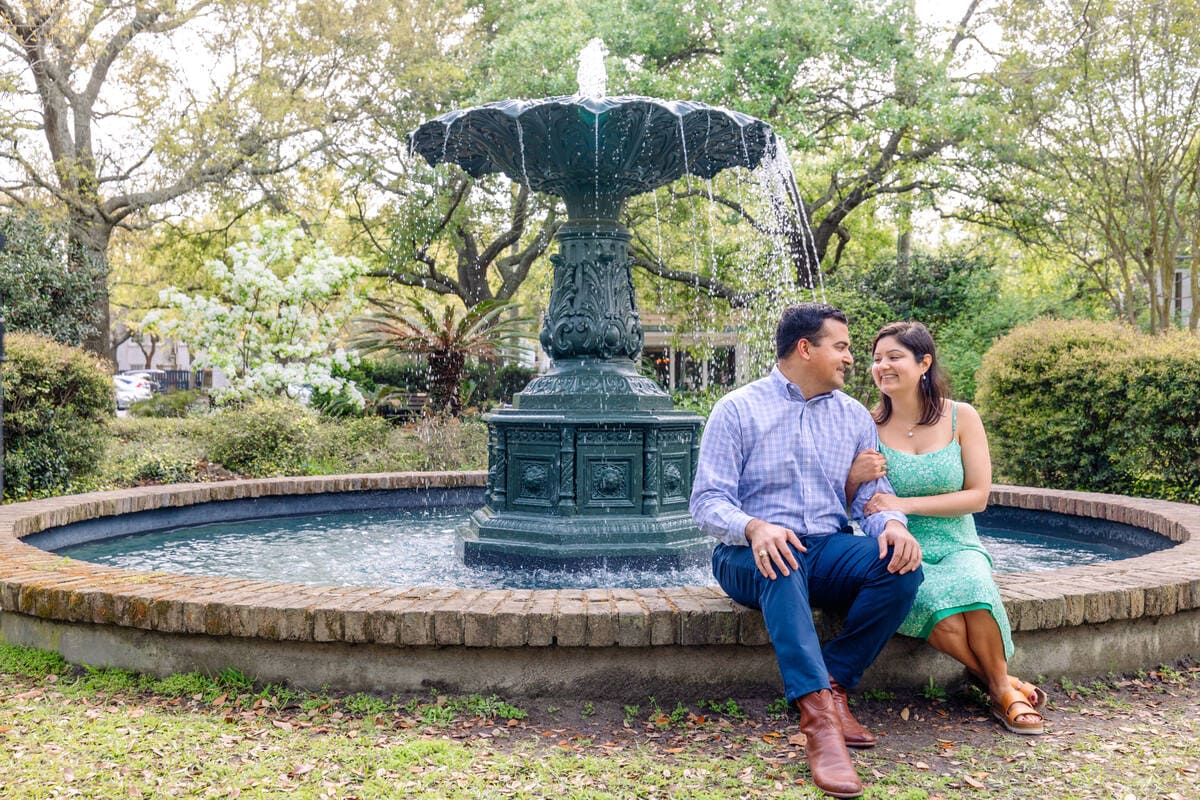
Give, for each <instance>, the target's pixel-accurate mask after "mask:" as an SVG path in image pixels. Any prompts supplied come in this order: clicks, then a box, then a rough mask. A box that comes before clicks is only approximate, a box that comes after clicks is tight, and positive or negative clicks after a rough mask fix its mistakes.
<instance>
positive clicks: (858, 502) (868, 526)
mask: <svg viewBox="0 0 1200 800" xmlns="http://www.w3.org/2000/svg"><path fill="white" fill-rule="evenodd" d="M865 422H866V423H867V424H866V425H864V426H863V428H862V430H861V431H860V433H859V437H858V444H857V446H856V448H855V451H854V452H855V453H861V452H862V451H863V450H870V449H872V448H874V447H875V445H876V442H877V439H878V436H877V434H876V433H875V423H874V421H873V420H871V418H870V416H869V415H868V416H867V417H866V420H865ZM876 492H881V493H883V494H895V493H896V492H895V490H894V489H892V484H891V482H889V481H888V479H887V477H886V476H885V477H881V478H876V479H875V480H873V481H867V482H866V483H864V484H862V485H861V486H859V487H858V494H856V495H854V502H853V503H852V504H851V507H850V516H851V517H853V518H854V519H855V520H856V521H857V522H858V524H859V525H861V526H862V529H863V532H865V533H866V534H867V535H868V536H870V537H872V538H876V539H878V538H879V535H880V534H881V533H883V529H884V528H885V527H886V526H887V524H888V522H890V521H892V520H896V521H897V522H899V523H900V524H901V525H903V526H904V527H906V528H907V527H908V517H907V516H905V514H904V512H902V511H880V512H878V513H876V514H872V515H870V516H869V517H868V516H864V514H865V510H866V507H867V501H868V500H870V499H871V495H873V494H875V493H876Z"/></svg>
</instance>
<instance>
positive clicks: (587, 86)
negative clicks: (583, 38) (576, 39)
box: [576, 39, 608, 98]
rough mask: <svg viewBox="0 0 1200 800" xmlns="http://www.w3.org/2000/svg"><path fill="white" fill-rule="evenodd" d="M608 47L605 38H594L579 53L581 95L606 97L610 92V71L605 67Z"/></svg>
mask: <svg viewBox="0 0 1200 800" xmlns="http://www.w3.org/2000/svg"><path fill="white" fill-rule="evenodd" d="M606 55H608V48H607V47H605V46H604V40H603V39H592V40H591V41H590V42H588V43H587V45H586V46H585V47H584V48H583V50H581V51H580V53H579V71H578V72H577V73H576V77H577V79H578V81H579V94H580V96H581V97H596V98H599V97H604V96H605V95H606V94H608V72H607V70H605V68H604V57H605V56H606Z"/></svg>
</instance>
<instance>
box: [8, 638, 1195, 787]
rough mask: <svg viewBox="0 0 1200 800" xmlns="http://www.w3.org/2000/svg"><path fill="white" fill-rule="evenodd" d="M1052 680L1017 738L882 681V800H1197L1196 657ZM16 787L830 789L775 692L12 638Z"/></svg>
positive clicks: (977, 709)
mask: <svg viewBox="0 0 1200 800" xmlns="http://www.w3.org/2000/svg"><path fill="white" fill-rule="evenodd" d="M1043 685H1044V686H1046V688H1048V689H1049V695H1050V703H1051V705H1050V711H1049V717H1050V723H1049V725H1048V732H1047V734H1046V735H1045V736H1042V737H1036V738H1024V737H1017V736H1014V735H1011V734H1008V733H1006V732H1004V731H1003V730H1002V729H1001V728H999V726H998V725H996V724H995V723H994V722H993V721H992V720H991V719H990V717H988V716H987V715H986V713H985V712H984V710H983V707H982V706H981V705H980V704H979V702H978V698H976V697H971V696H969V695H966V694H963V693H959V692H958V691H957V690H956V689H955V688H954V687H948V688H943V687H936V686H931V687H927V688H926V689H925V690H923V691H922V692H917V693H895V694H892V693H888V692H879V691H875V692H870V693H868V694H867V695H866V696H863V697H861V698H859V700H858V711H859V713H860V715H861V716H862V717H863V719H864V721H866V722H867V723H868V724H869V725H870V726H871V727H872V728H873V729H875V730H877V731H878V732H880V733H881V734H883V735H882V736H881V743H880V746H879V747H877V748H876V749H874V750H872V751H866V752H861V753H857V754H856V755H855V760H856V762H857V764H858V768H859V772H860V774H861V775H863V776H864V778H865V779H866V780H867V782H868V789H867V793H866V795H865V796H866V797H867V798H899V800H935V799H936V798H941V799H942V800H958V799H959V798H983V797H1002V798H1056V799H1061V800H1074V799H1078V800H1100V799H1101V798H1103V800H1110V798H1116V799H1117V800H1129V799H1130V798H1133V799H1134V800H1142V799H1143V798H1163V799H1164V800H1184V799H1186V800H1194V798H1196V797H1197V796H1200V740H1198V734H1200V719H1198V717H1200V715H1197V713H1196V709H1197V707H1200V666H1196V665H1191V664H1178V665H1175V666H1173V667H1161V668H1159V669H1157V670H1154V671H1151V672H1148V673H1146V674H1139V675H1133V676H1124V677H1108V678H1105V679H1102V680H1097V681H1094V682H1091V683H1088V684H1086V685H1080V684H1076V683H1072V682H1070V681H1067V680H1063V681H1060V682H1057V683H1053V684H1052V683H1050V682H1048V681H1047V682H1043ZM0 745H2V747H3V753H4V755H3V757H2V760H0V796H3V797H5V798H59V797H63V798H65V797H87V798H130V797H134V798H136V797H221V798H225V797H230V798H237V797H243V798H247V797H253V798H275V797H296V798H392V797H406V798H410V797H411V798H447V797H454V798H458V797H462V798H541V797H565V798H760V797H780V798H816V797H821V796H823V795H821V793H820V792H818V791H817V790H816V789H815V788H814V787H813V786H812V785H811V783H810V782H809V780H808V777H809V776H808V770H807V768H806V767H805V765H804V758H803V751H802V747H803V737H802V736H801V735H800V733H799V728H798V725H797V721H796V719H795V717H794V716H792V715H790V714H787V713H786V712H785V709H784V708H783V704H782V702H781V701H779V700H775V701H765V700H762V699H731V698H723V699H720V700H716V699H692V700H684V701H672V702H670V703H667V702H664V701H663V700H661V699H657V698H646V700H645V701H643V702H640V703H637V704H621V703H616V702H613V701H609V700H605V699H603V698H592V699H588V698H579V697H575V698H569V699H566V698H508V699H500V698H497V697H488V696H481V695H471V696H465V697H451V696H447V695H441V694H437V693H429V694H425V695H415V696H407V697H391V698H381V697H375V696H372V695H365V694H353V695H343V696H332V695H329V694H326V693H318V694H312V693H298V692H292V691H289V690H288V689H286V688H283V687H278V686H259V685H255V684H254V683H253V682H252V681H250V680H249V679H248V678H246V677H245V676H244V675H241V674H240V673H237V672H233V671H230V672H226V673H223V674H221V675H218V676H215V677H206V676H201V675H197V674H191V675H175V676H171V677H169V678H166V679H154V678H150V677H147V676H140V675H135V674H132V673H127V672H122V671H119V670H89V669H81V668H77V667H72V666H70V665H67V664H65V663H63V662H62V661H61V659H59V658H58V657H57V656H54V655H52V654H46V653H41V652H39V651H32V650H27V649H23V648H18V647H12V646H3V647H0Z"/></svg>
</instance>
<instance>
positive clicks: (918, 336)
mask: <svg viewBox="0 0 1200 800" xmlns="http://www.w3.org/2000/svg"><path fill="white" fill-rule="evenodd" d="M888 336H891V337H894V338H895V339H896V341H898V342H899V343H900V345H901V347H903V348H904V349H905V350H907V351H908V352H910V353H912V354H913V358H915V359H916V360H917V361H920V360H921V359H923V358H924V357H925V356H926V355H928V356H929V359H930V360H929V369H928V370H927V371H926V372H925V374H924V375H923V376H921V382H920V383H919V384H918V385H917V393H918V394H919V395H920V396H921V418H920V419H919V420H917V424H918V425H932V424H933V423H935V422H937V421H938V420H939V419H941V418H942V401H943V400H945V399H946V398H948V397H949V396H950V384H949V383H948V382H947V380H946V374H945V373H944V372H942V366H941V364H939V363H938V359H937V348H936V347H935V346H934V344H933V336H932V335H930V333H929V329H928V328H926V327H925V326H924V325H922V324H921V323H919V322H890V323H888V324H887V325H884V326H883V327H882V328H880V329H879V333H877V334H875V340H874V341H873V342H871V356H872V358H873V357H874V355H875V348H876V346H877V345H878V344H879V340H880V339H883V338H885V337H888ZM871 416H872V417H874V418H875V423H876V424H877V425H885V424H887V421H888V420H889V419H891V418H892V398H890V397H888V396H887V395H886V394H883V395H881V396H880V398H879V402H878V403H876V404H875V407H874V408H873V409H871Z"/></svg>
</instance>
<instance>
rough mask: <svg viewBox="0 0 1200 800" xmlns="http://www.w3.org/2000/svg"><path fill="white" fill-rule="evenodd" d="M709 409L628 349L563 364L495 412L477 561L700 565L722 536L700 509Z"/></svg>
mask: <svg viewBox="0 0 1200 800" xmlns="http://www.w3.org/2000/svg"><path fill="white" fill-rule="evenodd" d="M702 425H703V419H702V418H701V417H700V416H698V415H696V414H693V413H690V412H685V411H674V410H672V404H671V399H670V397H669V396H668V395H667V394H666V393H665V392H664V391H663V390H662V389H661V388H659V386H658V385H657V384H656V383H654V382H653V381H651V380H649V379H648V378H645V377H642V376H641V375H639V374H638V373H637V371H636V370H635V369H634V367H633V362H632V361H629V360H628V359H615V360H612V361H606V362H598V361H595V360H590V359H588V360H582V361H578V362H570V361H569V362H565V363H556V366H555V367H554V369H552V370H551V371H550V372H548V373H547V374H546V375H543V376H541V377H539V378H537V379H535V380H534V381H533V382H531V383H530V384H529V386H528V387H526V389H525V391H523V392H521V393H520V394H518V395H517V396H516V397H515V398H514V406H513V408H510V409H503V410H501V411H497V412H495V413H493V414H491V415H489V417H488V429H489V443H488V465H489V466H488V495H487V496H488V503H487V505H486V506H485V507H484V508H482V509H480V510H479V511H477V512H475V514H474V515H473V516H472V518H471V520H470V522H469V523H468V524H467V525H466V527H465V528H464V530H463V531H461V532H460V534H459V541H458V549H459V551H460V553H461V555H462V557H463V559H464V561H465V563H467V564H471V565H502V566H516V567H520V568H522V569H530V568H534V569H537V568H551V569H575V568H578V569H590V568H593V567H595V566H598V565H600V566H610V567H620V566H623V565H628V564H632V563H636V564H638V565H640V566H645V565H646V564H647V563H651V564H655V565H662V566H667V567H669V566H692V565H694V564H697V563H700V562H703V561H706V560H707V559H708V558H709V554H710V553H711V551H712V539H711V538H709V537H707V536H705V535H704V534H702V533H701V532H700V531H699V530H698V529H697V528H696V526H695V524H694V523H693V522H692V519H691V516H690V515H689V514H688V497H689V495H690V494H691V490H692V480H693V478H694V476H695V468H696V457H697V455H698V454H699V449H700V429H701V426H702Z"/></svg>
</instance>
